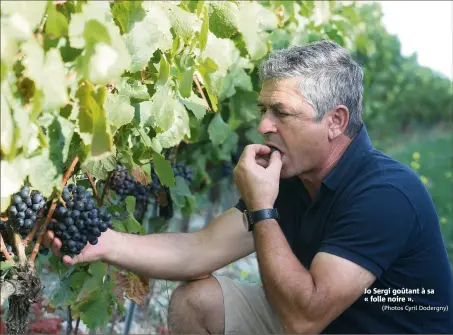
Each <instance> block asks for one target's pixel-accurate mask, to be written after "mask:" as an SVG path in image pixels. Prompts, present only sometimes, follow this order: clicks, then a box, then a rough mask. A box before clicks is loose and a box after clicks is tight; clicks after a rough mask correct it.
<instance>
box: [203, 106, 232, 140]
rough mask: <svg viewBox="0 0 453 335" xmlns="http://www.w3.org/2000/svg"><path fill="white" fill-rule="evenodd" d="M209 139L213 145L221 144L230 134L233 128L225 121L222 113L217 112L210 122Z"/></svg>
mask: <svg viewBox="0 0 453 335" xmlns="http://www.w3.org/2000/svg"><path fill="white" fill-rule="evenodd" d="M208 133H209V139H210V140H211V142H212V144H213V145H220V144H222V143H223V142H225V140H226V139H227V138H228V136H230V134H231V129H230V128H229V127H228V125H227V124H226V123H225V121H223V119H222V115H221V114H220V113H217V114H216V116H214V118H213V119H212V121H211V122H210V123H209V127H208Z"/></svg>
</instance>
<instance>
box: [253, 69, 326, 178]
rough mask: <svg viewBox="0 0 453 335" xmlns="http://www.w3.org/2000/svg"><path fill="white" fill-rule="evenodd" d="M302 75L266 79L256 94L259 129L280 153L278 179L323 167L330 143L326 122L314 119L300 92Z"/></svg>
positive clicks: (268, 142)
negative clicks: (260, 118) (300, 76)
mask: <svg viewBox="0 0 453 335" xmlns="http://www.w3.org/2000/svg"><path fill="white" fill-rule="evenodd" d="M300 80H301V78H298V77H292V78H284V79H272V80H265V81H264V82H263V87H262V90H261V93H260V97H259V103H258V104H259V106H260V108H261V112H262V120H261V122H260V124H259V126H258V131H259V133H260V134H262V135H264V137H265V144H266V145H270V146H275V147H276V148H277V149H278V150H279V151H280V152H281V154H282V163H283V165H282V171H281V178H290V177H293V176H301V175H302V176H303V175H305V174H310V173H313V172H315V171H316V170H318V169H321V168H322V167H323V164H324V162H325V160H326V159H327V158H328V155H329V149H330V143H329V138H328V133H329V131H328V126H327V124H328V122H325V120H322V121H321V122H319V123H317V122H315V121H313V120H314V117H315V111H314V109H313V107H312V106H311V105H310V104H309V103H308V102H307V101H305V100H304V98H303V96H302V95H301V93H300V91H299V87H298V86H299V83H300Z"/></svg>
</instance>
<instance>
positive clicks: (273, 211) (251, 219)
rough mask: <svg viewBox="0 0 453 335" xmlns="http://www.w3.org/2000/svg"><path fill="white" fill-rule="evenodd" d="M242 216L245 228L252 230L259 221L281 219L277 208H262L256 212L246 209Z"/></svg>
mask: <svg viewBox="0 0 453 335" xmlns="http://www.w3.org/2000/svg"><path fill="white" fill-rule="evenodd" d="M242 217H243V221H244V226H245V229H247V231H252V230H253V226H254V225H255V224H256V223H258V222H259V221H262V220H267V219H275V220H278V219H279V216H278V211H277V208H269V209H260V210H258V211H255V212H249V211H248V210H245V211H244V213H243V214H242Z"/></svg>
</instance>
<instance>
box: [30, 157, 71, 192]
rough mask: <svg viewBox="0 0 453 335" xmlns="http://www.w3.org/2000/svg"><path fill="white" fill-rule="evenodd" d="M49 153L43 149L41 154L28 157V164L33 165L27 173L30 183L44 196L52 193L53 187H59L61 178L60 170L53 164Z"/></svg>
mask: <svg viewBox="0 0 453 335" xmlns="http://www.w3.org/2000/svg"><path fill="white" fill-rule="evenodd" d="M49 154H50V153H49V150H48V149H44V150H43V152H42V154H41V155H38V156H35V157H33V158H31V159H30V166H32V167H33V168H32V169H30V174H29V180H30V183H31V184H32V185H33V187H35V188H36V189H38V190H39V191H40V192H41V193H42V195H43V196H45V197H49V196H50V195H51V194H52V191H53V188H59V187H60V185H61V181H62V179H63V175H62V174H61V173H60V171H61V170H60V169H58V167H57V166H55V164H54V163H53V162H52V160H51V159H50V157H49Z"/></svg>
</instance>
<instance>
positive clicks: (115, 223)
mask: <svg viewBox="0 0 453 335" xmlns="http://www.w3.org/2000/svg"><path fill="white" fill-rule="evenodd" d="M113 229H114V230H115V231H119V232H122V233H127V229H126V227H125V226H124V223H123V222H122V221H113Z"/></svg>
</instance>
